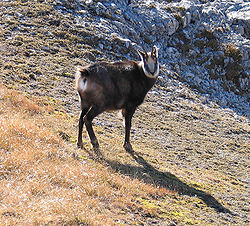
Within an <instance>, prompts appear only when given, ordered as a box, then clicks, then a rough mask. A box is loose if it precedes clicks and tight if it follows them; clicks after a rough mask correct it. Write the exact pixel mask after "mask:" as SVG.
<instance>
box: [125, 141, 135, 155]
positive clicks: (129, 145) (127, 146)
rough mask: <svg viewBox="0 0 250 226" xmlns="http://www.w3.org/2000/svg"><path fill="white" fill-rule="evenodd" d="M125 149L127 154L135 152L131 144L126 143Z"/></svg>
mask: <svg viewBox="0 0 250 226" xmlns="http://www.w3.org/2000/svg"><path fill="white" fill-rule="evenodd" d="M123 147H124V148H125V150H126V151H127V152H130V153H132V152H134V150H133V148H132V145H131V144H130V143H124V145H123Z"/></svg>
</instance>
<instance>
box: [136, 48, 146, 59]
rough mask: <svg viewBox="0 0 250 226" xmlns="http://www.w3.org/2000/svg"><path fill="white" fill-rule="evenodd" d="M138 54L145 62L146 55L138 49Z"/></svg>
mask: <svg viewBox="0 0 250 226" xmlns="http://www.w3.org/2000/svg"><path fill="white" fill-rule="evenodd" d="M137 53H138V54H139V56H140V57H141V60H142V61H143V59H145V58H146V53H144V52H142V51H141V50H139V49H137Z"/></svg>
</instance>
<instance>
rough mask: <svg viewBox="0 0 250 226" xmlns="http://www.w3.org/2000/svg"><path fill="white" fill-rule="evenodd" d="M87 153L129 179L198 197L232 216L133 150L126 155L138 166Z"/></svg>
mask: <svg viewBox="0 0 250 226" xmlns="http://www.w3.org/2000/svg"><path fill="white" fill-rule="evenodd" d="M87 153H88V154H89V156H90V157H91V158H93V159H94V160H96V161H98V162H100V163H101V164H105V165H108V166H109V167H111V168H112V169H113V170H115V171H116V172H119V173H122V174H124V175H127V176H130V177H131V178H137V179H139V180H141V181H143V182H145V183H148V184H155V185H156V186H158V187H163V188H166V189H168V190H172V191H176V192H178V194H179V195H188V196H190V197H198V198H199V199H201V200H202V201H203V202H204V203H205V204H206V205H207V206H208V207H211V208H214V209H215V210H216V211H217V212H222V213H229V214H232V212H231V211H230V210H229V209H227V208H226V207H224V206H223V205H222V204H220V203H219V202H218V201H217V200H216V199H215V198H214V197H213V196H211V195H210V194H208V193H206V192H204V191H202V190H199V189H197V188H194V187H191V186H189V185H187V184H185V183H184V182H182V181H181V180H180V179H179V178H177V177H176V176H175V175H174V174H172V173H169V172H161V171H159V170H157V169H156V168H154V167H153V166H152V165H150V164H149V163H148V162H147V161H145V159H144V158H143V157H142V156H140V155H139V154H138V153H136V152H135V151H133V149H130V150H127V153H129V154H130V155H131V157H132V158H133V159H134V160H135V161H136V162H137V163H138V164H139V166H132V165H130V164H121V163H120V162H117V161H114V160H109V159H105V157H104V156H103V155H102V153H101V151H100V149H99V148H98V149H93V152H92V153H91V152H89V151H87Z"/></svg>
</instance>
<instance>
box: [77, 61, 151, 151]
mask: <svg viewBox="0 0 250 226" xmlns="http://www.w3.org/2000/svg"><path fill="white" fill-rule="evenodd" d="M78 73H79V75H78V78H76V79H78V81H80V80H79V79H82V81H85V82H87V86H86V89H84V90H82V89H80V86H79V84H78V85H77V90H78V93H79V96H80V99H81V110H82V112H81V115H80V118H79V134H78V142H77V145H78V146H79V147H82V128H83V123H85V125H86V128H87V131H88V134H89V137H90V140H91V143H92V145H93V146H94V147H96V148H97V147H98V146H99V144H98V141H97V138H96V136H95V133H94V131H93V128H92V120H93V119H94V118H95V117H96V116H97V115H98V114H100V113H102V112H104V111H109V110H119V109H122V113H123V116H124V117H125V130H126V133H125V142H124V147H125V148H126V150H129V151H131V150H132V147H131V145H130V141H129V136H130V128H131V119H132V116H133V114H134V112H135V110H136V108H137V107H138V106H139V105H140V104H141V103H142V102H143V100H144V98H145V96H146V94H147V92H148V91H149V90H150V89H151V87H152V86H153V85H154V83H155V81H156V78H148V77H147V76H145V74H144V72H143V69H142V67H141V66H140V63H138V62H135V61H125V62H114V63H109V62H98V63H94V64H91V65H88V66H86V67H82V68H79V69H78Z"/></svg>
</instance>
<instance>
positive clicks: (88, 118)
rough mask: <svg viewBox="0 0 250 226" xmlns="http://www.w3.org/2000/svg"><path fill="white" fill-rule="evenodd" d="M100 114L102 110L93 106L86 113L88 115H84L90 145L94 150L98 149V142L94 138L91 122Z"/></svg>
mask: <svg viewBox="0 0 250 226" xmlns="http://www.w3.org/2000/svg"><path fill="white" fill-rule="evenodd" d="M102 112H103V110H102V109H101V108H98V107H97V106H93V107H92V108H91V110H90V111H89V112H88V114H87V115H86V117H85V118H84V122H85V126H86V129H87V131H88V134H89V138H90V141H91V144H92V145H93V148H96V149H98V148H99V143H98V140H97V138H96V135H95V132H94V130H93V127H92V121H93V119H94V118H95V117H96V116H97V115H99V114H100V113H102Z"/></svg>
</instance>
